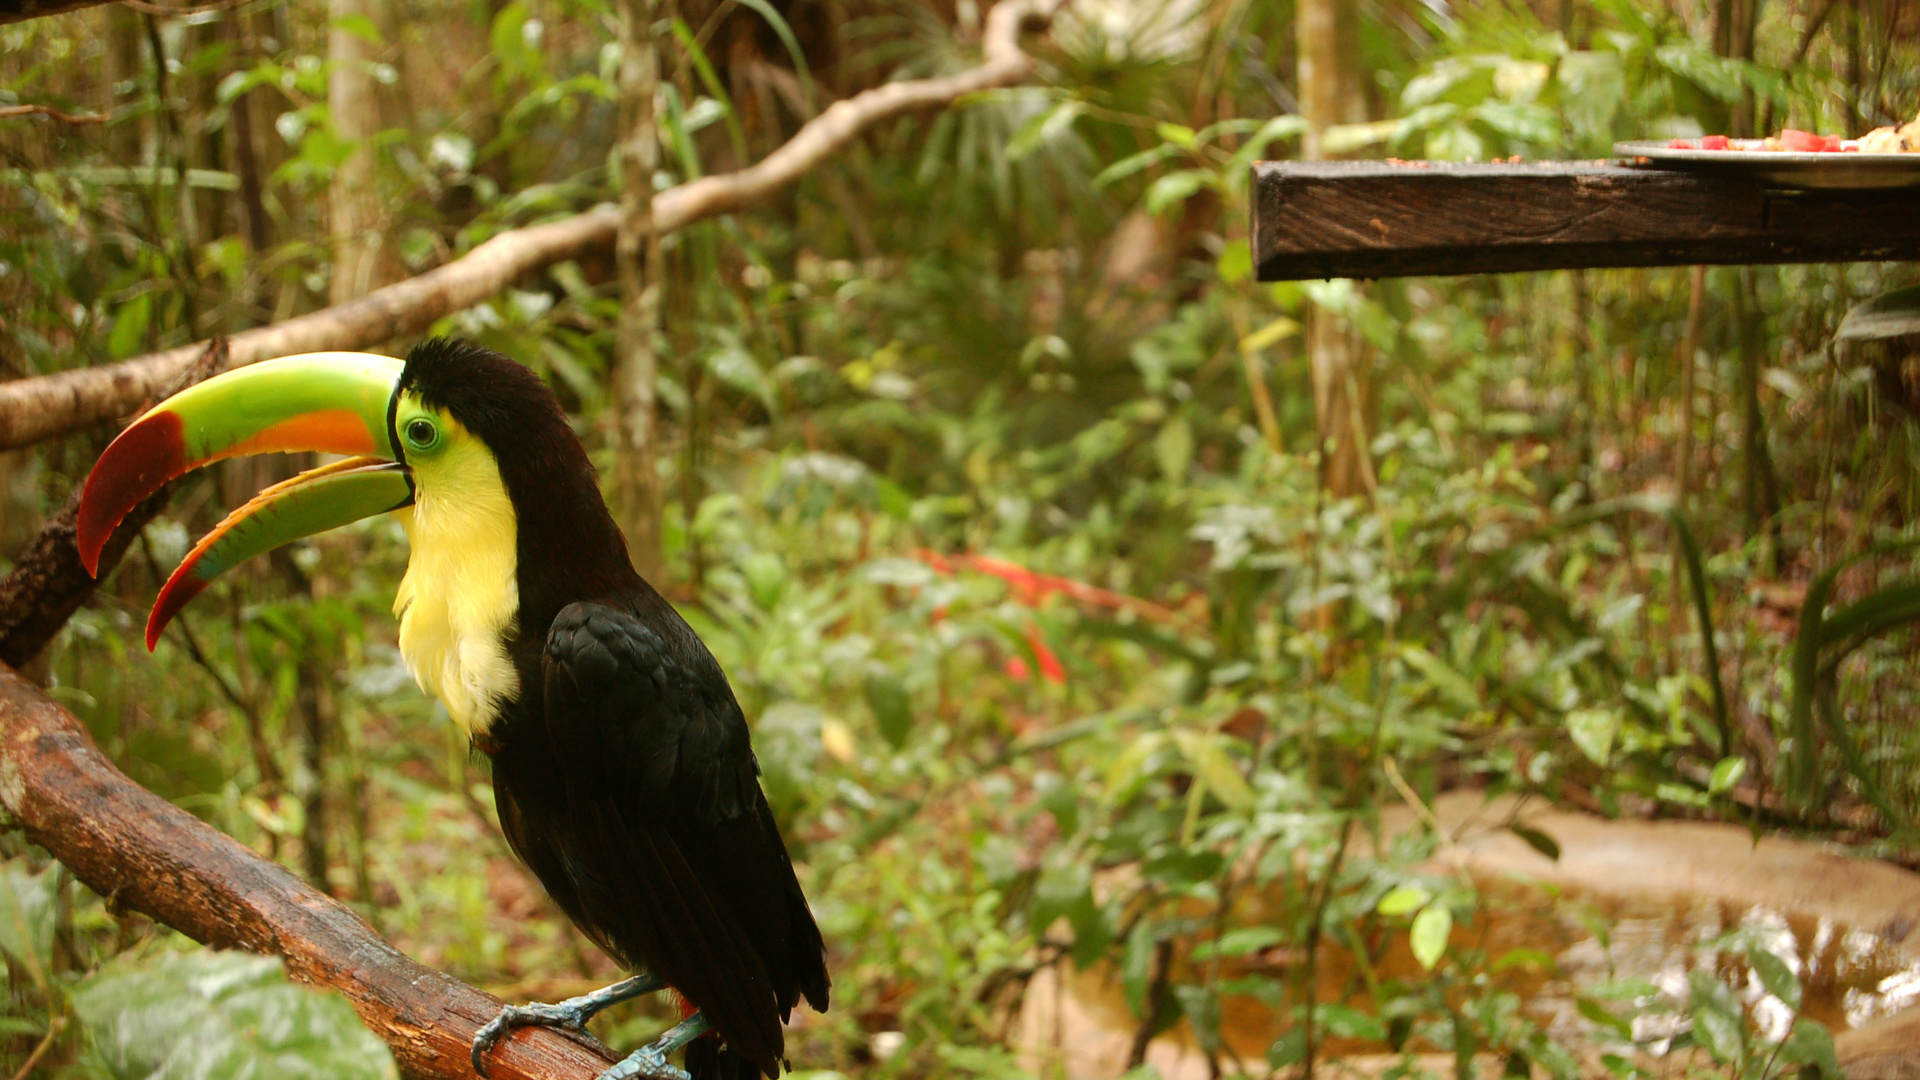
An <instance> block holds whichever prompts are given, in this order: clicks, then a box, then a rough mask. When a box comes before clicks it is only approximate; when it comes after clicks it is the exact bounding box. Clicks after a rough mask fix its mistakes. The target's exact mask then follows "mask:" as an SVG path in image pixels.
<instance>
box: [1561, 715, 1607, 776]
mask: <svg viewBox="0 0 1920 1080" xmlns="http://www.w3.org/2000/svg"><path fill="white" fill-rule="evenodd" d="M1619 731H1620V712H1619V710H1617V709H1575V710H1573V711H1572V712H1570V713H1568V714H1567V735H1568V736H1569V737H1571V738H1572V739H1573V745H1574V746H1576V747H1578V748H1579V750H1580V752H1581V753H1582V754H1585V755H1586V756H1587V760H1588V761H1591V762H1593V763H1594V764H1595V765H1598V766H1600V767H1601V768H1603V769H1604V768H1606V767H1607V763H1608V762H1609V761H1611V760H1613V739H1614V736H1615V735H1617V734H1618V733H1619Z"/></svg>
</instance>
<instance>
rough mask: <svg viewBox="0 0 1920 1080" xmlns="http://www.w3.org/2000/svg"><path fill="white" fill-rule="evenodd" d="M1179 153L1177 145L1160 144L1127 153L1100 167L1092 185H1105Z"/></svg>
mask: <svg viewBox="0 0 1920 1080" xmlns="http://www.w3.org/2000/svg"><path fill="white" fill-rule="evenodd" d="M1179 154H1180V148H1179V147H1177V146H1168V145H1165V144H1162V145H1160V146H1156V147H1154V148H1153V149H1151V150H1142V151H1141V152H1139V153H1137V154H1131V155H1128V156H1127V157H1123V158H1121V159H1120V160H1119V161H1116V162H1114V163H1113V164H1111V165H1109V166H1107V167H1106V168H1104V169H1101V170H1100V172H1099V173H1098V174H1097V175H1096V176H1094V178H1093V186H1094V187H1097V188H1103V187H1106V186H1107V185H1108V184H1111V183H1113V182H1114V181H1116V180H1124V179H1126V178H1127V177H1129V176H1132V175H1133V174H1134V173H1137V172H1139V171H1141V170H1142V169H1146V168H1148V167H1149V166H1153V165H1158V164H1159V163H1160V162H1162V161H1165V160H1167V159H1168V158H1171V157H1177V156H1179Z"/></svg>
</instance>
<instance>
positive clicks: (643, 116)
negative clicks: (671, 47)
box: [613, 0, 664, 583]
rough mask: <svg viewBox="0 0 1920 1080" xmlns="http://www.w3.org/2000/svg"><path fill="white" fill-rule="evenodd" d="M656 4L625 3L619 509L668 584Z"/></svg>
mask: <svg viewBox="0 0 1920 1080" xmlns="http://www.w3.org/2000/svg"><path fill="white" fill-rule="evenodd" d="M656 6H657V0H622V2H621V4H620V48H621V64H620V98H621V114H622V116H621V120H622V123H621V128H620V131H621V136H620V144H619V146H618V147H617V149H616V154H617V157H618V168H619V176H620V228H619V233H618V236H617V238H616V240H615V242H614V255H615V258H616V260H617V261H618V263H619V267H620V323H619V329H618V335H617V339H616V344H615V346H614V348H615V355H614V365H613V390H614V410H613V412H614V415H613V424H614V440H613V446H614V466H613V475H614V489H615V498H614V504H615V506H616V507H617V513H618V514H619V515H620V524H621V525H622V526H623V527H624V528H625V530H626V534H627V546H628V550H629V552H630V553H631V554H632V556H633V565H634V568H635V569H637V570H639V571H640V575H641V576H642V577H644V578H646V579H647V580H648V581H652V582H655V583H659V582H660V578H661V573H662V571H663V569H664V566H663V560H664V556H663V552H662V550H661V528H660V524H661V519H660V515H661V511H662V499H661V491H660V471H659V467H658V463H659V447H658V442H659V437H660V418H659V407H658V404H657V402H656V401H655V396H654V384H655V381H656V380H657V379H658V378H659V367H660V356H659V340H660V287H661V281H660V277H661V270H662V266H663V260H662V259H661V257H660V234H659V231H658V228H657V224H656V222H655V220H654V208H653V174H654V173H655V172H656V171H657V170H658V169H659V167H660V133H659V130H658V128H657V127H656V126H655V123H654V115H653V99H654V95H655V94H657V93H658V92H659V89H660V53H659V50H658V49H657V48H656V47H655V45H654V41H653V34H652V29H653V23H654V16H655V8H656Z"/></svg>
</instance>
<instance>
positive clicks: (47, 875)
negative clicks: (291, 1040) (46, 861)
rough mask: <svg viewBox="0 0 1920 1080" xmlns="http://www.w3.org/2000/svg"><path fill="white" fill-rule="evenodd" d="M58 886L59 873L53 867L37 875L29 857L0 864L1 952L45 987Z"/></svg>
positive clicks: (50, 961) (12, 963)
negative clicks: (29, 862)
mask: <svg viewBox="0 0 1920 1080" xmlns="http://www.w3.org/2000/svg"><path fill="white" fill-rule="evenodd" d="M58 888H59V875H58V873H57V872H56V871H55V870H54V869H53V868H52V867H48V868H47V869H45V870H42V871H41V872H39V873H37V874H36V873H34V872H33V871H31V870H29V869H28V868H27V863H26V860H25V859H13V860H11V861H9V862H7V863H6V865H4V866H0V952H4V953H6V955H7V962H8V964H9V966H16V965H17V967H18V969H19V970H21V971H24V972H26V973H27V975H28V976H29V977H30V978H32V979H33V984H34V985H35V986H37V987H41V988H43V989H44V988H45V987H46V985H47V974H48V972H49V971H51V970H52V964H53V930H54V916H55V912H56V907H57V905H56V904H55V902H54V901H55V895H54V894H55V891H56V890H57V889H58Z"/></svg>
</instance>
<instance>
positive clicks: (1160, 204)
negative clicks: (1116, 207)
mask: <svg viewBox="0 0 1920 1080" xmlns="http://www.w3.org/2000/svg"><path fill="white" fill-rule="evenodd" d="M1213 182H1214V178H1213V174H1212V173H1210V172H1207V171H1205V170H1204V169H1181V170H1180V171H1178V172H1170V173H1168V174H1167V175H1165V176H1163V177H1161V178H1160V179H1158V180H1155V181H1154V182H1153V184H1152V186H1150V187H1148V188H1147V212H1148V213H1149V214H1163V213H1166V212H1167V211H1168V210H1170V209H1172V208H1173V207H1175V206H1178V205H1180V204H1181V203H1184V202H1186V201H1187V200H1188V199H1190V198H1192V197H1193V196H1194V194H1195V193H1196V192H1198V191H1200V189H1202V188H1205V187H1210V186H1212V184H1213Z"/></svg>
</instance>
